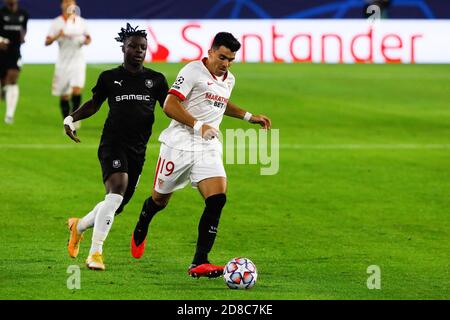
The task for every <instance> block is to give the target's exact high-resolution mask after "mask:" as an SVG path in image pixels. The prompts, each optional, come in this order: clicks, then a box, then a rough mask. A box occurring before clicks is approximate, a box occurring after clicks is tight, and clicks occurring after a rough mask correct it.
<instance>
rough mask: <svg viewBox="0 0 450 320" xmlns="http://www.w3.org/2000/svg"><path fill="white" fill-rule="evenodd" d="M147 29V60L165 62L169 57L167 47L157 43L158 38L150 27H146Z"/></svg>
mask: <svg viewBox="0 0 450 320" xmlns="http://www.w3.org/2000/svg"><path fill="white" fill-rule="evenodd" d="M147 30H148V36H149V39H148V40H149V41H148V45H147V50H148V51H149V53H150V55H149V57H150V59H149V61H152V62H167V59H168V57H169V54H170V52H169V49H167V47H165V46H163V45H162V44H160V43H159V41H158V38H157V37H156V34H155V33H154V32H153V30H152V28H151V27H148V28H147Z"/></svg>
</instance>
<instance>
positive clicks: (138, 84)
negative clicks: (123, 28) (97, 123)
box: [92, 66, 169, 156]
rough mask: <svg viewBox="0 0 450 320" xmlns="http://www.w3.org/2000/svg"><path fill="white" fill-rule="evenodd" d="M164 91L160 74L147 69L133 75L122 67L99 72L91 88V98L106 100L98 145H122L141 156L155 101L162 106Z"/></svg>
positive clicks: (165, 94)
mask: <svg viewBox="0 0 450 320" xmlns="http://www.w3.org/2000/svg"><path fill="white" fill-rule="evenodd" d="M168 90H169V87H168V85H167V80H166V78H165V77H164V75H163V74H161V73H159V72H156V71H153V70H151V69H148V68H143V70H142V71H141V72H139V73H137V74H133V73H131V72H129V71H127V70H126V69H125V68H124V67H123V66H120V67H117V68H115V69H111V70H107V71H104V72H102V73H101V74H100V76H99V78H98V80H97V84H96V86H95V87H94V88H93V89H92V92H93V93H94V97H93V99H95V100H96V101H97V102H100V103H101V102H103V101H105V100H106V99H108V104H109V113H108V117H107V119H106V122H105V125H104V127H103V133H102V137H101V142H100V148H102V147H108V148H112V149H115V148H122V149H124V150H126V151H127V152H131V153H132V154H133V155H136V156H145V150H146V146H147V142H148V139H149V138H150V136H151V134H152V125H153V122H154V119H155V118H154V109H155V104H156V102H157V101H158V102H159V105H160V106H163V104H164V100H165V99H166V96H167V92H168Z"/></svg>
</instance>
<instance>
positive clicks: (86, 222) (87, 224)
mask: <svg viewBox="0 0 450 320" xmlns="http://www.w3.org/2000/svg"><path fill="white" fill-rule="evenodd" d="M102 203H103V201H102V202H99V203H97V205H96V206H95V208H94V209H92V211H91V212H89V213H88V214H87V215H85V216H84V217H83V218H81V219H80V221H78V224H77V232H78V233H83V232H84V231H86V230H87V229H89V228H92V227H93V226H94V222H95V216H96V215H97V211H98V208H100V206H101V204H102Z"/></svg>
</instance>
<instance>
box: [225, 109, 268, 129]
mask: <svg viewBox="0 0 450 320" xmlns="http://www.w3.org/2000/svg"><path fill="white" fill-rule="evenodd" d="M225 115H226V116H229V117H233V118H238V119H244V120H247V121H248V122H250V123H259V124H260V125H261V127H263V129H270V127H271V126H272V121H271V120H270V119H269V118H268V117H266V116H265V115H262V114H261V115H252V114H251V113H249V112H247V111H245V110H243V109H241V108H239V107H238V106H237V105H235V104H234V103H231V102H228V104H227V109H226V110H225Z"/></svg>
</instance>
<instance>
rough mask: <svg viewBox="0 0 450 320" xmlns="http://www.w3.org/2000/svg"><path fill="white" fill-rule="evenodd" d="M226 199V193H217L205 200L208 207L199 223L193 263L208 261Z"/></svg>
mask: <svg viewBox="0 0 450 320" xmlns="http://www.w3.org/2000/svg"><path fill="white" fill-rule="evenodd" d="M226 200H227V197H226V195H225V194H224V193H220V194H215V195H213V196H211V197H208V198H207V199H206V200H205V204H206V207H205V210H204V211H203V215H202V217H201V218H200V223H199V225H198V240H197V250H196V252H195V256H194V260H193V261H192V264H195V265H199V264H203V263H208V253H209V252H210V251H211V249H212V247H213V245H214V240H215V239H216V234H217V227H218V226H219V220H220V214H221V213H222V209H223V207H224V205H225V202H226Z"/></svg>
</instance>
